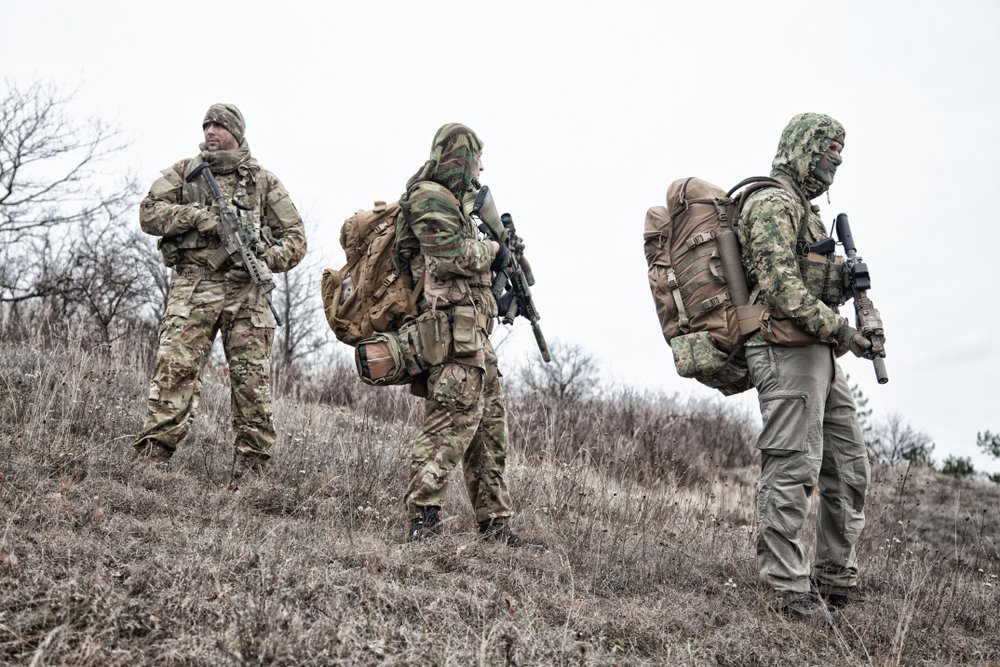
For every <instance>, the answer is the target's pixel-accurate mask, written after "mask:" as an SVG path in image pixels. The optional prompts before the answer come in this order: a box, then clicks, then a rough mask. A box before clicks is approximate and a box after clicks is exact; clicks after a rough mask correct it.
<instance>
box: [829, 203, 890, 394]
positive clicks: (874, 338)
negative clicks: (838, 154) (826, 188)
mask: <svg viewBox="0 0 1000 667" xmlns="http://www.w3.org/2000/svg"><path fill="white" fill-rule="evenodd" d="M836 227H837V238H838V239H840V242H841V244H843V246H844V251H845V252H846V253H847V262H846V267H845V268H846V272H845V273H844V282H845V284H846V285H845V286H846V287H847V288H848V289H849V290H851V292H853V293H854V320H855V323H856V325H857V327H858V331H859V332H860V333H861V335H862V336H864V337H865V338H867V339H868V340H869V341H871V344H872V347H871V349H870V350H869V351H868V352H867V353H866V354H865V358H866V359H870V360H871V362H872V364H873V365H874V366H875V378H876V379H877V380H878V383H879V384H885V383H886V382H888V381H889V375H888V374H887V373H886V370H885V359H884V357H885V329H884V327H883V326H882V317H881V315H879V312H878V309H877V308H875V304H873V303H872V300H871V299H870V298H868V290H869V289H871V286H872V281H871V275H869V273H868V265H867V264H865V263H864V262H862V261H861V257H859V256H858V249H857V246H856V245H855V243H854V235H853V234H851V225H850V223H849V222H848V221H847V214H846V213H841V214H839V215H838V216H837V222H836Z"/></svg>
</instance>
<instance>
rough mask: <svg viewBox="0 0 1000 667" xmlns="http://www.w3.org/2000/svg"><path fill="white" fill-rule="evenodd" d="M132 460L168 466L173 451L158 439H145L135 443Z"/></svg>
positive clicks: (154, 465)
mask: <svg viewBox="0 0 1000 667" xmlns="http://www.w3.org/2000/svg"><path fill="white" fill-rule="evenodd" d="M134 449H135V452H134V453H133V454H132V461H134V462H135V463H141V464H146V465H149V466H151V467H156V468H166V467H167V464H169V463H170V457H171V456H173V455H174V453H173V451H171V450H169V449H167V448H166V447H164V446H163V445H161V444H160V443H159V442H157V441H156V440H143V441H141V442H139V443H138V444H136V445H135V447H134Z"/></svg>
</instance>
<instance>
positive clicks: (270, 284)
mask: <svg viewBox="0 0 1000 667" xmlns="http://www.w3.org/2000/svg"><path fill="white" fill-rule="evenodd" d="M199 176H201V179H202V181H203V182H204V183H205V185H206V186H207V187H208V191H209V193H210V194H211V195H212V199H214V200H215V203H216V205H217V206H218V207H219V224H220V229H219V232H220V233H219V237H220V238H221V239H222V246H223V248H224V249H225V253H224V256H223V255H220V256H219V257H215V256H213V257H212V258H211V259H210V260H209V265H210V266H211V267H212V268H213V269H216V270H217V269H219V268H220V267H221V266H222V265H223V263H224V262H225V261H226V260H227V259H229V258H230V257H235V256H236V255H239V262H240V264H241V265H242V266H243V268H244V270H246V272H247V273H249V274H250V280H251V281H252V282H253V284H254V286H255V287H256V288H257V289H259V290H260V293H261V294H262V295H263V297H264V301H266V302H267V305H268V307H269V308H270V309H271V313H272V314H273V315H274V321H275V322H276V323H277V325H278V326H279V327H280V326H281V324H282V323H281V317H279V316H278V311H277V310H275V308H274V304H273V303H271V297H270V294H271V292H272V291H273V290H274V276H272V275H271V269H269V268H268V267H267V264H265V263H264V262H263V261H262V260H261V259H259V258H258V257H257V255H255V254H254V251H253V249H254V248H255V247H256V246H257V244H259V243H260V237H259V236H257V235H256V234H255V233H253V232H251V231H248V230H246V229H244V228H243V225H241V224H240V221H239V219H238V218H237V217H236V213H235V212H234V211H233V209H231V208H230V207H229V205H228V204H227V203H226V198H225V196H223V194H222V191H221V190H219V184H218V183H216V182H215V176H213V175H212V170H211V169H209V167H208V164H207V163H205V162H202V163H201V164H200V165H198V167H197V168H196V169H195V170H194V171H192V172H191V173H190V174H188V176H187V181H188V183H193V182H194V181H195V179H197V178H198V177H199ZM233 204H235V205H236V206H239V204H237V203H236V201H235V200H234V201H233ZM241 208H242V207H241ZM244 210H247V209H244Z"/></svg>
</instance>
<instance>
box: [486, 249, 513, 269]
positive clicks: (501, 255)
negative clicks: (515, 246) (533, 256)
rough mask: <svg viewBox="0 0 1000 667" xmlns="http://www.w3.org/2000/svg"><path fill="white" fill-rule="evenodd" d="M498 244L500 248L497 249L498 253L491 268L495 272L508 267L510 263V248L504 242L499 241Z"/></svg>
mask: <svg viewBox="0 0 1000 667" xmlns="http://www.w3.org/2000/svg"><path fill="white" fill-rule="evenodd" d="M498 245H499V246H500V249H499V250H497V254H496V256H495V257H494V258H493V263H492V264H490V270H491V271H495V272H498V271H502V270H504V269H506V268H507V265H508V264H510V250H508V249H507V246H506V245H504V244H503V243H499V244H498Z"/></svg>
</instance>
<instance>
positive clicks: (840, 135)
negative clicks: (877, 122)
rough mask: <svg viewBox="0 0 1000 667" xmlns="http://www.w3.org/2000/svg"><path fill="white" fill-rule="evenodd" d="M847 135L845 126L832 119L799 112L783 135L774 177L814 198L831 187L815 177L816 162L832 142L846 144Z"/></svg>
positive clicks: (773, 169)
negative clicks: (845, 137)
mask: <svg viewBox="0 0 1000 667" xmlns="http://www.w3.org/2000/svg"><path fill="white" fill-rule="evenodd" d="M844 136H845V132H844V126H843V125H841V124H840V123H838V122H837V121H836V120H834V119H833V118H831V117H830V116H825V115H823V114H818V113H800V114H799V115H797V116H795V117H794V118H792V120H790V121H789V122H788V125H786V126H785V130H784V131H783V132H782V133H781V141H779V142H778V152H777V154H776V155H775V156H774V162H772V163H771V176H772V177H774V178H783V179H784V180H787V181H791V183H792V184H793V185H794V186H795V187H797V188H798V189H799V190H801V191H802V192H803V193H805V195H806V197H807V198H808V199H815V198H816V197H818V196H819V195H821V194H823V193H824V192H826V190H827V188H828V186H827V185H825V184H824V183H822V182H820V181H819V180H818V179H817V178H816V177H815V176H814V175H813V170H814V169H815V168H816V163H818V162H819V159H820V157H822V155H823V153H824V152H826V150H827V149H828V148H829V147H830V144H831V143H833V142H834V141H839V142H840V144H841V145H843V144H844Z"/></svg>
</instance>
